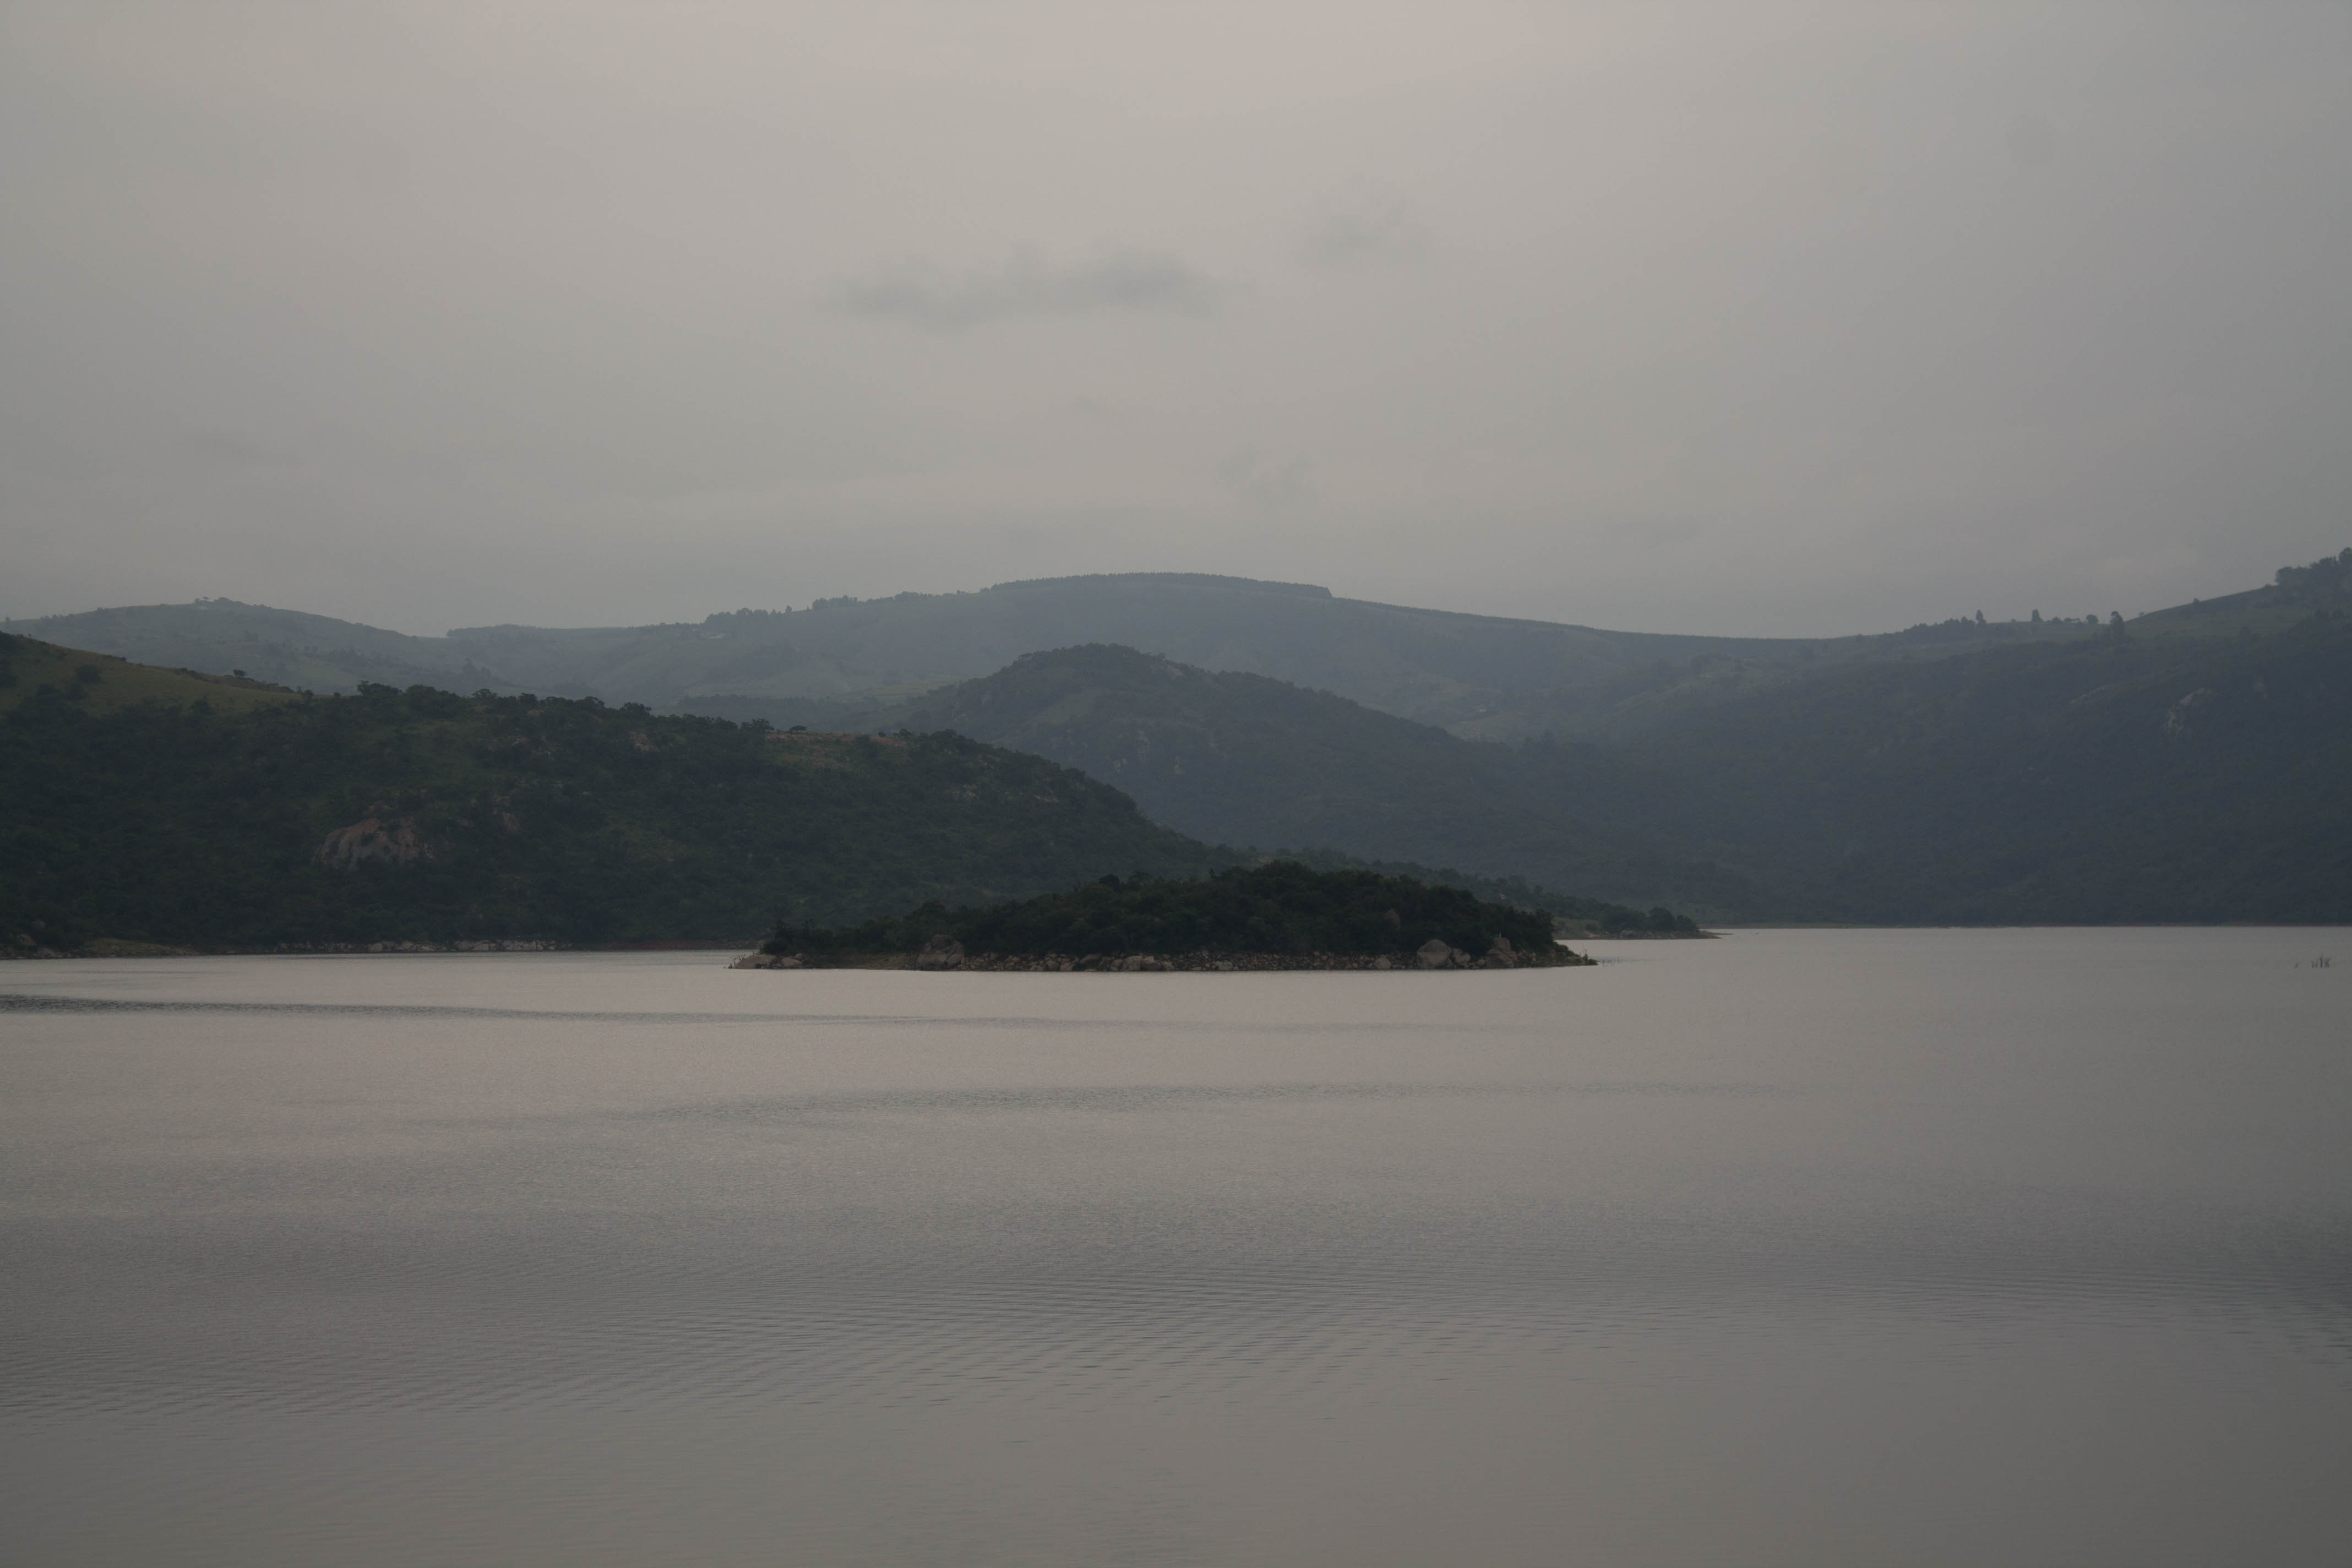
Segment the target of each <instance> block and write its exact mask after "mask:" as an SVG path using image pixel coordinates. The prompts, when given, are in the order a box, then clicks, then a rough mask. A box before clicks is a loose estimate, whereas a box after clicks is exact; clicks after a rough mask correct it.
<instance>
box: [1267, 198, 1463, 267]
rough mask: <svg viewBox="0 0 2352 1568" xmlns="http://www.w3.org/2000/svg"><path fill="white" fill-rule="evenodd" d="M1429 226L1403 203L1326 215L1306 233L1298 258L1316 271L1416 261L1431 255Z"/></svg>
mask: <svg viewBox="0 0 2352 1568" xmlns="http://www.w3.org/2000/svg"><path fill="white" fill-rule="evenodd" d="M1430 247H1431V236H1430V232H1429V226H1428V225H1427V224H1426V223H1424V222H1423V221H1422V218H1421V215H1420V214H1418V213H1416V212H1414V211H1413V210H1412V207H1410V206H1408V205H1405V204H1403V203H1402V202H1394V203H1389V204H1386V205H1370V206H1360V207H1354V208H1350V209H1349V210H1347V211H1343V212H1335V213H1331V214H1328V215H1327V216H1325V217H1324V218H1323V219H1322V220H1321V221H1320V222H1318V223H1317V224H1316V225H1315V226H1314V227H1313V228H1312V229H1310V230H1309V231H1308V232H1307V238H1306V239H1305V241H1304V242H1302V243H1301V244H1300V246H1299V247H1298V255H1299V258H1300V259H1301V260H1303V261H1305V262H1307V264H1309V265H1310V266H1315V267H1357V266H1361V265H1363V264H1365V263H1367V262H1380V261H1414V260H1418V259H1420V258H1422V257H1424V256H1426V255H1428V254H1429V250H1430Z"/></svg>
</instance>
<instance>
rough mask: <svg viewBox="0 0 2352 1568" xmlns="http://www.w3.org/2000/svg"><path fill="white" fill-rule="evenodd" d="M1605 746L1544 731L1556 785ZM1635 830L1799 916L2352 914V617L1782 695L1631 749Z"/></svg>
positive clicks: (1879, 677)
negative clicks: (1738, 875)
mask: <svg viewBox="0 0 2352 1568" xmlns="http://www.w3.org/2000/svg"><path fill="white" fill-rule="evenodd" d="M1581 751H1582V748H1580V747H1575V746H1569V745H1560V746H1557V747H1554V746H1546V745H1536V746H1531V747H1528V748H1526V749H1525V752H1524V753H1523V754H1525V755H1527V756H1528V758H1529V759H1530V760H1531V761H1536V762H1539V763H1541V762H1549V763H1551V764H1552V765H1553V766H1554V767H1555V769H1556V771H1555V772H1554V773H1553V777H1554V778H1555V779H1557V780H1558V781H1559V787H1560V788H1563V789H1565V788H1568V787H1571V781H1573V780H1574V779H1575V778H1577V777H1580V776H1581V775H1582V774H1583V773H1584V772H1585V770H1586V768H1587V765H1588V764H1587V763H1586V761H1585V760H1584V758H1583V756H1582V755H1581V754H1580V753H1581ZM1610 754H1611V755H1612V758H1614V759H1616V760H1618V761H1620V762H1622V763H1624V764H1626V765H1628V766H1630V767H1634V768H1638V769H1640V770H1641V771H1642V772H1643V774H1644V776H1646V777H1647V778H1649V779H1650V780H1652V781H1653V782H1654V787H1653V788H1652V789H1651V790H1649V791H1646V792H1644V793H1643V795H1640V796H1638V797H1634V798H1631V799H1628V800H1625V801H1623V802H1621V803H1619V806H1618V809H1616V810H1615V811H1614V812H1613V813H1612V816H1611V823H1612V826H1614V827H1616V828H1618V829H1620V830H1622V831H1625V832H1628V833H1633V834H1665V835H1669V836H1671V837H1673V838H1674V840H1675V842H1677V843H1679V844H1683V845H1686V846H1688V847H1689V848H1690V849H1691V850H1692V851H1693V852H1696V853H1703V854H1707V855H1710V856H1714V857H1717V858H1721V859H1722V860H1723V861H1725V862H1726V863H1727V864H1729V865H1733V866H1736V867H1738V868H1739V869H1740V870H1742V871H1743V872H1745V873H1746V874H1747V875H1748V876H1749V877H1750V878H1752V879H1754V880H1755V882H1756V883H1757V884H1758V885H1759V886H1761V887H1764V888H1767V889H1770V899H1769V905H1768V907H1769V910H1770V911H1771V912H1772V913H1774V914H1776V915H1778V916H1780V917H1781V918H1794V919H1808V920H1832V921H1890V922H1904V923H1909V922H1941V921H1961V922H1981V921H1992V922H2017V923H2075V922H2110V921H2123V922H2133V921H2321V922H2332V921H2347V920H2352V789H2347V787H2346V784H2345V781H2346V780H2347V779H2352V616H2347V612H2346V611H2343V610H2329V609H2327V608H2326V607H2319V608H2317V609H2316V610H2315V611H2310V610H2307V611H2306V612H2305V615H2304V616H2303V618H2302V619H2301V620H2299V621H2296V622H2293V623H2290V624H2289V625H2287V626H2285V627H2284V629H2282V630H2279V631H2275V632H2273V633H2270V634H2268V635H2263V634H2259V633H2256V632H2255V631H2253V630H2252V628H2251V627H2242V628H2241V629H2240V630H2239V631H2238V632H2237V633H2236V634H2235V635H2234V636H2225V637H2207V636H2203V635H2189V636H2172V635H2164V634H2162V633H2159V632H2144V631H2142V630H2139V629H2137V628H2136V629H2133V630H2129V631H2126V630H2123V629H2120V628H2117V629H2115V630H2111V631H2110V632H2109V633H2107V634H2105V635H2103V636H2101V637H2098V638H2096V639H2094V640H2091V641H2087V642H2077V643H2073V644H2070V645H2066V646H2063V647H2021V648H2015V649H2010V650H2002V651H1998V652H1990V653H1982V654H1976V655H1971V656H1968V657H1966V658H1958V659H1953V660H1949V661H1946V662H1943V663H1939V664H1935V665H1923V666H1913V667H1879V668H1861V669H1854V670H1851V671H1846V672H1843V673H1840V674H1838V675H1835V676H1832V677H1829V678H1825V679H1820V680H1815V681H1811V682H1807V683H1802V684H1799V685H1794V686H1790V687H1787V688H1784V689H1775V690H1771V691H1768V692H1763V693H1759V694H1758V695H1756V696H1753V697H1751V698H1748V699H1747V700H1741V701H1737V702H1731V703H1726V704H1722V705H1719V706H1717V707H1714V708H1711V709H1708V710H1706V711H1704V712H1703V713H1700V714H1697V715H1695V716H1692V717H1690V718H1688V719H1686V720H1685V721H1684V722H1682V723H1680V724H1678V725H1677V726H1675V727H1674V728H1672V729H1667V730H1660V731H1653V732H1650V733H1648V734H1646V735H1644V736H1643V737H1640V738H1638V739H1637V740H1635V741H1634V742H1629V743H1627V744H1625V745H1623V746H1621V747H1618V748H1615V749H1613V750H1612V752H1611V753H1610Z"/></svg>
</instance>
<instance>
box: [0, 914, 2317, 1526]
mask: <svg viewBox="0 0 2352 1568" xmlns="http://www.w3.org/2000/svg"><path fill="white" fill-rule="evenodd" d="M1598 951H1599V952H1600V953H1601V955H1602V956H1603V957H1604V958H1605V959H1607V960H1609V962H1607V963H1604V964H1603V966H1602V967H1601V968H1598V969H1585V970H1554V971H1543V972H1515V973H1466V974H1427V975H1424V974H1414V973H1400V974H1392V975H1373V974H1265V975H1259V974H1235V975H1191V974H1168V975H1152V974H1144V975H1014V974H982V975H961V974H945V975H923V974H876V973H808V972H802V973H767V972H734V971H729V970H726V969H724V968H722V967H720V965H721V964H722V963H724V962H725V955H715V954H709V953H693V954H662V955H610V954H597V955H565V954H550V955H532V956H480V957H474V956H465V957H456V956H453V957H429V958H428V957H386V958H348V959H342V958H336V959H325V958H299V959H259V958H257V959H204V960H189V961H149V962H142V963H97V962H91V963H16V964H9V965H5V966H0V993H6V997H5V999H4V1000H0V1267H5V1284H0V1509H5V1517H0V1557H5V1559H6V1560H7V1561H8V1562H11V1563H140V1564H146V1563H175V1564H201V1563H224V1564H232V1563H233V1564H238V1565H240V1568H249V1565H255V1564H279V1563H285V1564H292V1563H302V1564H315V1563H363V1564H373V1563H385V1564H406V1563H415V1564H443V1563H447V1564H459V1563H463V1564H492V1563H497V1564H509V1563H510V1564H526V1563H529V1564H538V1563H547V1564H556V1563H561V1564H567V1565H578V1564H607V1563H610V1564H623V1563H625V1564H633V1565H634V1564H646V1563H711V1564H721V1563H761V1564H770V1563H788V1564H798V1563H812V1564H815V1563H825V1564H831V1563H1049V1564H1065V1563H1066V1564H1078V1563H1088V1564H1095V1563H1264V1564H1319V1563H1335V1564H1338V1563H1345V1564H1435V1563H1446V1564H1520V1563H1525V1564H1559V1563H1592V1564H1700V1563H1707V1564H1716V1563H1739V1564H1782V1563H1786V1564H1805V1565H1808V1568H1816V1565H1823V1564H1874V1565H1877V1564H1909V1563H1921V1564H1979V1563H2002V1564H2018V1563H2052V1564H2057V1563H2066V1564H2087V1563H2116V1564H2125V1563H2129V1564H2149V1563H2199V1564H2203V1563H2220V1562H2237V1563H2252V1562H2261V1563H2342V1562H2344V1561H2346V1558H2347V1542H2352V940H2347V933H2346V932H2343V931H2327V932H2323V931H1901V932H1747V933H1741V934H1738V935H1735V936H1733V937H1731V938H1729V939H1727V940H1725V941H1722V942H1685V943H1667V942H1661V943H1624V944H1615V945H1602V946H1601V947H1600V948H1599V949H1598ZM2322 952H2333V956H2334V957H2335V958H2336V966H2335V967H2333V968H2330V969H2317V968H2314V967H2312V966H2311V963H2310V960H2311V959H2312V958H2313V957H2314V956H2315V954H2318V953H2322Z"/></svg>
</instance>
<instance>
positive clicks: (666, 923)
mask: <svg viewBox="0 0 2352 1568" xmlns="http://www.w3.org/2000/svg"><path fill="white" fill-rule="evenodd" d="M61 653H63V654H64V658H62V659H61V658H60V657H59V655H60V654H61ZM0 655H5V664H0V695H5V696H7V697H10V698H12V699H13V700H12V701H11V702H10V703H9V704H8V708H7V711H6V712H5V716H0V800H5V801H6V802H7V807H8V808H7V811H6V813H5V817H0V942H8V943H12V944H14V945H16V946H19V947H25V946H32V945H38V946H44V947H51V948H57V947H68V946H71V945H74V944H76V943H78V942H87V941H89V940H92V939H99V938H109V939H117V940H128V941H135V942H157V943H170V944H183V945H188V946H194V947H202V948H257V947H270V946H274V945H276V944H279V943H292V944H299V945H312V944H322V943H336V942H434V943H440V942H462V941H483V940H512V939H544V940H555V941H562V942H628V941H640V940H685V939H709V940H720V941H730V940H740V941H749V940H752V939H755V938H756V937H757V936H759V935H760V934H761V933H763V932H765V931H767V930H768V929H769V928H770V927H771V926H772V924H773V922H774V921H777V920H778V919H780V918H789V919H793V920H796V921H856V920H863V919H867V918H870V917H872V916H875V915H877V914H883V913H887V912H890V911H895V910H905V909H907V908H909V907H911V906H913V905H917V904H919V903H922V902H924V901H926V900H944V901H949V902H956V903H980V902H987V901H992V900H1003V899H1006V898H1014V897H1020V896H1024V895H1028V894H1034V893H1037V892H1041V891H1044V890H1045V889H1052V888H1060V887H1067V886H1069V885H1070V884H1071V883H1073V882H1076V881H1078V880H1081V879H1087V878H1091V877H1096V876H1100V875H1103V874H1105V873H1107V872H1111V871H1118V872H1120V873H1127V872H1132V871H1135V870H1139V869H1140V870H1145V871H1150V872H1152V873H1155V874H1160V875H1177V874H1190V873H1197V872H1201V871H1204V870H1207V869H1210V868H1213V867H1215V866H1218V865H1223V864H1226V863H1228V862H1229V861H1230V859H1231V857H1230V856H1229V855H1224V854H1221V853H1220V852H1218V851H1215V850H1213V849H1211V848H1209V847H1206V846H1203V845H1201V844H1198V843H1195V842H1193V841H1192V840H1190V839H1187V838H1184V837H1181V836H1180V835H1178V834H1176V833H1173V832H1171V831H1169V830H1168V829H1166V828H1163V827H1159V826H1153V825H1152V824H1150V823H1149V822H1147V821H1145V820H1144V819H1143V818H1142V817H1141V816H1139V815H1138V814H1137V812H1136V810H1135V808H1134V806H1133V805H1132V803H1131V802H1129V800H1128V799H1127V798H1126V797H1125V796H1124V795H1120V794H1118V792H1117V791H1116V790H1113V789H1111V788H1109V787H1108V786H1106V785H1104V784H1097V783H1096V782H1094V781H1092V780H1090V779H1087V778H1085V777H1084V776H1082V775H1080V774H1078V773H1074V772H1071V771H1070V770H1067V769H1066V768H1062V767H1059V766H1057V765H1055V764H1054V763H1049V762H1046V761H1044V760H1042V759H1039V758H1036V757H1030V756H1023V755H1019V754H1016V753H1013V752H1004V751H1000V750H997V749H995V748H992V747H989V746H985V745H982V744H981V743H979V742H973V741H968V740H963V739H961V738H959V737H955V736H948V735H933V736H921V737H910V738H889V737H875V736H848V735H783V736H780V735H777V734H774V733H772V732H771V731H767V730H765V729H764V728H761V727H756V726H750V727H746V726H737V725H734V724H730V723H727V722H724V721H715V720H706V719H684V718H663V717H659V716H656V715H654V714H651V713H648V712H646V711H645V710H629V709H610V708H605V707H604V706H603V705H601V704H599V703H596V702H593V701H566V700H525V699H521V698H489V697H483V698H464V697H457V696H454V695H451V694H449V693H446V692H441V691H435V690H431V689H426V688H423V687H417V688H413V689H409V690H407V691H395V690H393V689H389V688H382V687H372V688H370V689H367V690H366V691H364V692H363V693H362V694H360V695H358V696H354V697H348V698H310V699H305V698H301V697H299V696H295V695H292V694H289V693H271V692H262V691H258V690H255V689H251V688H250V687H249V686H244V687H240V686H225V685H220V684H217V683H213V682H198V681H193V680H190V679H187V678H184V677H176V676H171V675H169V674H168V672H161V671H143V672H142V671H140V670H138V669H137V668H135V667H121V666H115V665H110V664H106V663H104V662H102V661H99V660H94V659H92V658H90V656H88V655H82V654H74V653H69V652H65V650H58V649H53V648H45V647H40V646H38V645H35V644H32V643H30V642H29V641H28V640H27V639H23V638H13V637H12V638H10V639H8V642H7V644H6V645H5V647H0ZM60 665H63V666H65V667H67V668H69V669H78V668H80V667H81V666H84V665H88V666H90V667H92V668H98V669H99V670H100V678H99V679H97V680H96V681H94V682H91V681H82V680H77V679H74V678H73V677H72V676H71V675H68V684H67V685H65V686H60V685H59V684H58V682H57V681H56V680H55V679H48V677H49V676H51V675H52V674H53V672H54V671H55V670H56V669H57V668H58V667H59V666H60ZM6 679H13V680H14V684H13V685H9V684H6ZM142 686H144V687H151V688H155V689H154V690H153V691H152V695H148V696H146V697H144V698H142V700H133V701H127V702H114V701H112V700H111V697H112V696H113V695H114V694H117V693H121V694H126V695H127V694H131V693H132V692H135V691H139V690H141V689H142ZM163 688H170V689H168V690H166V689H163Z"/></svg>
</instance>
